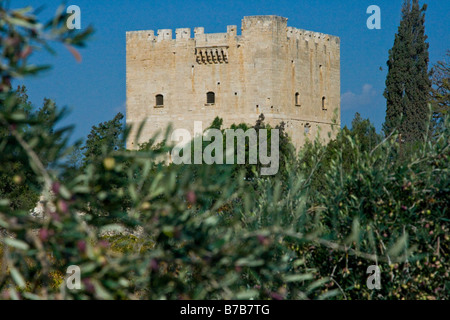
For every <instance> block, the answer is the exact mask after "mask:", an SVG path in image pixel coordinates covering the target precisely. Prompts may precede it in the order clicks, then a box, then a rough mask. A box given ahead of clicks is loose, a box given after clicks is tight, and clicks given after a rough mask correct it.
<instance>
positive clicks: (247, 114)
mask: <svg viewBox="0 0 450 320" xmlns="http://www.w3.org/2000/svg"><path fill="white" fill-rule="evenodd" d="M175 34H176V37H175V39H173V36H172V30H170V29H162V30H158V32H157V34H156V35H155V34H154V31H152V30H149V31H132V32H127V40H126V41H127V58H126V59H127V115H126V118H127V120H126V121H127V124H131V125H133V128H134V129H136V128H137V127H138V126H139V124H140V123H141V122H142V121H143V120H146V124H145V126H144V128H143V130H142V133H141V136H140V139H139V141H135V134H131V135H130V137H129V139H128V142H127V147H128V148H129V149H134V148H136V147H137V145H138V143H142V142H145V141H148V139H150V138H151V137H152V136H153V135H154V134H155V133H156V132H157V131H158V130H161V131H163V132H164V130H165V128H166V127H167V125H168V124H169V123H172V126H173V128H174V129H177V128H184V129H188V130H190V131H191V133H192V132H193V128H194V121H203V128H204V129H206V127H207V126H209V125H210V124H211V122H212V121H213V119H214V118H215V117H216V116H219V117H221V118H222V119H223V120H224V127H229V126H230V125H231V124H233V123H235V124H238V123H242V122H244V123H248V124H250V125H253V124H254V123H255V122H256V120H257V119H258V116H259V115H260V114H261V113H263V114H264V116H265V118H266V120H265V122H266V123H269V124H271V125H272V126H275V125H276V124H279V123H280V122H281V121H284V122H285V123H286V129H287V132H288V134H289V136H290V137H291V138H292V142H293V143H294V145H296V146H297V148H298V147H300V146H301V145H302V144H303V143H304V142H305V139H307V138H308V137H309V138H314V137H315V136H316V134H319V135H320V138H321V139H322V140H324V141H326V140H328V139H329V134H328V133H330V132H331V137H333V136H334V134H333V128H334V127H335V126H334V125H336V126H337V127H338V126H340V40H339V38H338V37H335V36H330V35H326V34H322V33H317V32H311V31H305V30H301V29H296V28H293V27H287V19H286V18H283V17H279V16H251V17H244V19H243V20H242V28H241V35H237V27H236V26H228V27H227V32H226V33H213V34H208V33H204V28H202V27H197V28H195V29H194V38H192V37H191V30H190V29H186V28H184V29H176V30H175ZM319 128H320V129H319Z"/></svg>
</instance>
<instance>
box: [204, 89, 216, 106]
mask: <svg viewBox="0 0 450 320" xmlns="http://www.w3.org/2000/svg"><path fill="white" fill-rule="evenodd" d="M206 103H207V104H215V103H216V95H215V93H214V92H212V91H210V92H208V93H207V94H206Z"/></svg>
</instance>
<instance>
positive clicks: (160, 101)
mask: <svg viewBox="0 0 450 320" xmlns="http://www.w3.org/2000/svg"><path fill="white" fill-rule="evenodd" d="M156 106H157V107H162V106H164V96H163V95H162V94H157V95H156Z"/></svg>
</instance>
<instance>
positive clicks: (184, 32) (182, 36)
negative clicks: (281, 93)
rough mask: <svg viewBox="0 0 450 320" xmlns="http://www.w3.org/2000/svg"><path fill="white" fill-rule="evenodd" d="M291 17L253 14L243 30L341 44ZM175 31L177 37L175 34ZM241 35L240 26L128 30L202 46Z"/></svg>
mask: <svg viewBox="0 0 450 320" xmlns="http://www.w3.org/2000/svg"><path fill="white" fill-rule="evenodd" d="M287 21H288V19H287V18H283V17H280V16H273V15H272V16H249V17H244V19H242V26H241V31H242V35H243V36H244V37H245V36H248V37H251V36H252V34H253V33H255V32H266V31H271V32H272V31H273V30H277V31H278V32H281V33H282V32H283V31H284V30H285V32H286V38H287V40H289V39H297V40H304V41H313V42H315V43H319V42H334V43H336V44H339V42H340V40H339V37H336V36H332V35H329V34H324V33H320V32H313V31H308V30H303V29H297V28H294V27H288V26H287ZM173 34H175V39H174V38H173ZM236 36H237V26H236V25H229V26H227V32H225V33H205V28H204V27H196V28H194V38H191V29H190V28H178V29H175V32H173V30H172V29H159V30H157V32H156V35H155V31H153V30H141V31H130V32H127V41H129V40H130V41H131V40H147V41H153V42H162V41H171V40H176V41H178V40H180V41H185V40H189V39H195V40H196V41H197V42H198V43H199V45H200V46H208V45H209V46H218V45H224V44H225V43H226V42H227V40H228V39H234V38H235V37H236Z"/></svg>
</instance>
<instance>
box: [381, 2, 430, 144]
mask: <svg viewBox="0 0 450 320" xmlns="http://www.w3.org/2000/svg"><path fill="white" fill-rule="evenodd" d="M426 8H427V6H426V5H424V6H423V7H422V8H420V6H419V0H412V3H411V0H405V2H404V4H403V8H402V20H401V22H400V26H399V28H398V32H397V34H396V35H395V41H394V46H393V47H392V49H391V50H389V60H388V61H387V65H388V68H389V72H388V75H387V78H386V89H385V91H384V96H385V98H386V100H387V101H386V102H387V103H386V120H385V123H384V128H383V129H384V132H385V133H386V135H388V134H390V133H391V132H392V130H395V129H398V130H399V133H400V134H401V137H402V140H403V141H407V142H410V141H418V140H421V139H423V137H424V134H425V133H426V131H427V130H426V129H427V123H428V120H429V119H428V114H429V109H428V102H429V101H430V89H431V80H430V74H429V73H428V61H429V57H428V47H429V44H428V43H427V42H426V39H427V36H426V35H425V11H426Z"/></svg>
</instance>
